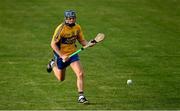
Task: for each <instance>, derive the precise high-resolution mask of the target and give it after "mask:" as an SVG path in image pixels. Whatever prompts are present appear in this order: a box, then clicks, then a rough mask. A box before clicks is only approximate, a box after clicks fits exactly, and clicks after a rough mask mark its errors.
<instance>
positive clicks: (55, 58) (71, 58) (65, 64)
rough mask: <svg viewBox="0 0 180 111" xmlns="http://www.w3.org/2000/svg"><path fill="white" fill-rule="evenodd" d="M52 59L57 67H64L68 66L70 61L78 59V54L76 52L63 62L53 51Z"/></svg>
mask: <svg viewBox="0 0 180 111" xmlns="http://www.w3.org/2000/svg"><path fill="white" fill-rule="evenodd" d="M54 60H55V61H56V62H57V66H58V68H59V69H64V68H66V67H67V66H69V65H70V64H71V63H72V62H75V61H78V60H79V56H78V54H76V55H74V56H72V57H70V58H69V60H68V61H66V62H63V61H62V58H60V57H59V55H58V54H57V53H55V52H54Z"/></svg>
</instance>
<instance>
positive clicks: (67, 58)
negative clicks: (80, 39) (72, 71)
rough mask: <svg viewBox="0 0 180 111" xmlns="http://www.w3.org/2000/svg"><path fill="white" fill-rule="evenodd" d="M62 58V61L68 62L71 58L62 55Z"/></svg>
mask: <svg viewBox="0 0 180 111" xmlns="http://www.w3.org/2000/svg"><path fill="white" fill-rule="evenodd" d="M61 58H62V61H63V62H66V61H68V60H69V57H68V56H61Z"/></svg>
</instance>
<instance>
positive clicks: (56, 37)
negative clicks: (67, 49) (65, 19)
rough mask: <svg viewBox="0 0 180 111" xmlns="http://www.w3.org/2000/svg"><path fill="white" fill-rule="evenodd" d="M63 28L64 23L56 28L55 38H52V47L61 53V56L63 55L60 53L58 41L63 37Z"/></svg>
mask: <svg viewBox="0 0 180 111" xmlns="http://www.w3.org/2000/svg"><path fill="white" fill-rule="evenodd" d="M61 28H62V24H61V25H59V26H58V27H57V28H56V30H55V32H54V35H53V38H52V40H51V48H52V49H53V50H54V51H55V52H56V53H57V54H58V55H59V57H61V56H62V55H61V53H60V50H59V47H58V46H57V43H58V42H59V41H60V39H61V37H60V32H61V30H62V29H61Z"/></svg>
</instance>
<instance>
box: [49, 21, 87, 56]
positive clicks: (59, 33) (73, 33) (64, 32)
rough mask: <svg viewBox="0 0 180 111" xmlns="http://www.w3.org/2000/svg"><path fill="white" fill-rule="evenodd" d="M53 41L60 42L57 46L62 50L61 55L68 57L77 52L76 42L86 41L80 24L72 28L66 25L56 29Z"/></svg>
mask: <svg viewBox="0 0 180 111" xmlns="http://www.w3.org/2000/svg"><path fill="white" fill-rule="evenodd" d="M52 39H54V40H56V41H58V44H57V45H58V47H59V49H60V53H61V54H62V55H66V56H69V55H70V54H72V53H73V52H75V51H76V49H77V48H76V44H75V43H76V40H78V41H79V42H81V41H83V40H85V39H84V36H83V32H82V30H81V26H80V25H79V24H75V26H73V27H70V26H67V25H65V24H64V23H62V24H60V25H59V26H58V27H57V28H56V30H55V32H54V35H53V38H52Z"/></svg>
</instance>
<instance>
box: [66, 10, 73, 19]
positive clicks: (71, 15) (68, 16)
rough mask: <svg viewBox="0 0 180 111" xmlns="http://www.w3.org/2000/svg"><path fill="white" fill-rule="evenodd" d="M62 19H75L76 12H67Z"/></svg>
mask: <svg viewBox="0 0 180 111" xmlns="http://www.w3.org/2000/svg"><path fill="white" fill-rule="evenodd" d="M64 17H66V18H71V17H72V18H76V12H75V11H73V10H67V11H65V12H64Z"/></svg>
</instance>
